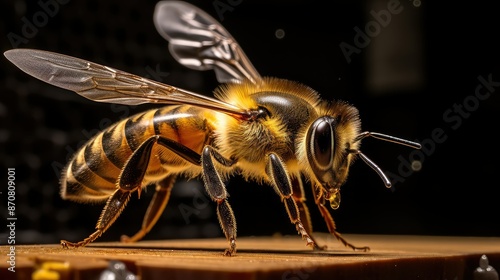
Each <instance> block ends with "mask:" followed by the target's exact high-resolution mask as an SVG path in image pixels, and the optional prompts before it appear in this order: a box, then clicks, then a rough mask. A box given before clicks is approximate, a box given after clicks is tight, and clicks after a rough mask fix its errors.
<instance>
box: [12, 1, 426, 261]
mask: <svg viewBox="0 0 500 280" xmlns="http://www.w3.org/2000/svg"><path fill="white" fill-rule="evenodd" d="M154 23H155V26H156V28H157V30H158V32H159V33H160V34H161V35H162V36H163V37H164V38H165V39H166V40H168V41H169V50H170V52H171V54H172V56H173V57H174V58H175V59H176V60H177V61H178V62H179V63H181V64H182V65H185V66H187V67H189V68H192V69H194V70H208V69H212V70H214V71H215V73H216V78H217V80H218V81H219V82H220V83H221V85H220V86H219V87H218V88H217V89H215V91H214V96H215V97H207V96H204V95H201V94H197V93H194V92H190V91H187V90H184V89H181V88H177V87H174V86H171V85H166V84H163V83H159V82H157V81H152V80H148V79H146V78H142V77H139V76H136V75H133V74H129V73H126V72H123V71H120V70H116V69H113V68H110V67H107V66H103V65H99V64H96V63H92V62H89V61H85V60H82V59H78V58H74V57H70V56H66V55H62V54H57V53H52V52H47V51H42V50H34V49H13V50H9V51H7V52H5V56H6V57H7V58H8V59H9V60H10V61H11V62H12V63H14V64H15V65H16V66H17V67H19V68H20V69H21V70H23V71H24V72H26V73H28V74H29V75H32V76H34V77H36V78H38V79H40V80H42V81H45V82H47V83H49V84H52V85H55V86H58V87H61V88H64V89H67V90H71V91H75V92H76V93H78V94H80V95H81V96H83V97H85V98H88V99H90V100H93V101H97V102H109V103H117V104H125V105H138V104H144V103H157V104H164V105H165V104H166V105H168V106H164V107H160V108H158V109H152V110H149V111H146V112H143V113H139V114H137V115H135V116H132V117H130V118H127V119H124V120H121V121H119V122H118V123H115V124H113V125H111V126H110V127H109V128H107V129H105V130H104V131H102V132H101V133H99V134H98V135H96V136H95V137H94V138H92V139H90V140H89V141H88V142H87V143H86V144H85V145H83V146H82V147H81V148H80V149H79V150H78V152H76V154H75V155H74V157H73V159H72V160H71V161H70V162H69V163H68V164H67V166H66V168H65V169H64V171H63V176H62V180H61V196H62V197H63V198H64V199H69V200H73V201H76V202H82V203H85V202H103V203H104V202H105V206H104V208H103V210H102V213H101V215H100V217H99V220H98V222H97V225H96V230H95V232H93V233H92V234H90V235H89V236H88V237H87V238H85V239H83V240H82V241H80V242H76V243H73V242H69V241H65V240H62V241H61V245H62V246H63V247H66V248H68V247H81V246H85V245H87V244H89V243H90V242H93V241H94V240H96V239H97V238H98V237H99V236H101V235H102V234H103V233H104V232H105V231H106V230H107V229H108V228H109V227H110V226H111V225H112V224H113V222H114V221H115V220H116V219H117V218H118V216H119V215H120V213H121V212H122V210H123V209H124V208H125V206H126V205H127V202H128V201H129V199H130V197H131V195H132V194H133V193H134V192H137V193H138V195H140V193H141V191H142V190H143V189H144V188H146V187H147V186H149V185H153V184H154V185H155V186H156V192H155V194H154V196H153V198H152V201H151V202H150V204H149V208H148V209H147V212H146V214H145V216H144V220H143V223H142V227H141V229H140V230H139V231H138V232H137V233H136V234H135V235H133V236H132V237H127V236H124V237H122V241H125V242H134V241H138V240H140V239H142V238H143V237H144V236H145V235H146V234H147V233H148V232H149V231H150V230H151V228H152V227H153V226H154V225H155V223H156V222H157V221H158V218H159V217H160V215H161V214H162V212H163V210H164V209H165V206H166V205H167V202H168V200H169V196H170V192H171V190H172V187H173V185H174V182H175V180H176V177H177V176H185V177H187V178H195V177H198V176H201V178H202V180H203V182H204V186H205V189H206V192H207V193H208V195H209V196H210V198H211V199H212V200H213V201H214V202H215V203H216V205H217V208H216V211H217V217H218V219H219V222H220V225H221V228H222V231H223V233H224V234H225V237H226V239H227V241H228V242H229V246H228V248H227V249H226V250H225V252H224V254H225V255H227V256H230V255H234V254H235V253H236V220H235V216H234V214H233V210H232V209H231V206H230V204H229V200H228V193H227V191H226V186H225V182H226V181H227V180H228V179H229V178H230V177H231V176H232V175H235V174H240V175H241V176H243V178H245V179H246V180H253V181H256V182H258V183H262V184H268V185H270V186H272V187H273V188H274V190H275V192H276V193H277V195H278V196H279V198H280V199H281V201H282V202H283V204H284V207H285V209H286V211H287V213H288V216H289V218H290V221H291V223H292V224H293V225H295V227H296V229H297V232H298V234H299V235H301V236H302V238H303V239H304V240H305V241H306V244H307V245H308V246H311V247H312V248H315V249H324V248H325V247H323V246H319V245H318V242H316V240H315V239H314V237H313V236H312V235H311V233H312V225H311V220H310V217H309V210H308V208H307V206H306V203H305V190H304V185H305V184H306V183H307V184H309V185H310V186H311V189H312V192H313V195H314V202H315V204H316V205H317V207H318V208H319V211H320V213H321V215H322V216H323V218H324V220H325V222H326V225H327V227H328V230H329V232H330V233H331V234H332V235H333V236H335V237H336V238H337V239H338V240H339V241H341V242H342V243H343V244H344V245H345V246H347V247H350V248H352V249H353V250H368V249H369V248H368V247H356V246H354V245H353V244H351V243H349V242H347V241H346V240H345V239H344V238H343V237H342V236H341V235H340V234H339V233H338V232H337V229H336V225H335V223H334V220H333V218H332V216H331V214H330V212H329V210H328V208H327V205H328V204H329V205H330V207H331V208H333V209H337V208H338V207H339V204H340V187H341V186H342V185H343V184H344V182H345V181H346V179H347V175H348V172H349V167H350V165H351V164H352V163H353V161H354V160H355V159H356V158H357V157H360V158H361V159H362V160H363V161H364V162H365V163H367V164H368V165H369V166H370V167H371V168H373V169H374V170H375V171H376V172H377V173H378V175H379V176H380V177H381V178H382V180H383V181H384V184H385V185H386V186H387V187H390V186H391V182H390V180H389V179H388V177H387V176H386V175H385V174H384V173H383V172H382V170H381V169H380V168H379V167H378V166H377V165H376V164H375V163H374V162H372V161H371V160H370V159H369V158H368V157H367V156H365V155H364V154H363V153H362V152H361V151H360V143H361V140H362V139H364V138H366V137H374V138H377V139H381V140H384V141H390V142H394V143H397V144H402V145H406V146H409V147H412V148H416V149H419V148H420V144H418V143H415V142H412V141H408V140H404V139H400V138H396V137H393V136H388V135H385V134H380V133H375V132H367V131H365V132H362V131H361V122H360V118H359V113H358V110H357V109H356V108H355V107H354V106H352V105H350V104H348V103H346V102H343V101H338V100H337V101H330V102H327V101H323V100H321V99H320V97H319V95H318V93H317V92H316V91H314V90H313V89H312V88H310V87H308V86H306V85H303V84H301V83H298V82H295V81H290V80H285V79H279V78H272V77H261V76H260V74H259V73H258V72H257V71H256V69H255V68H254V66H253V65H252V63H251V62H250V60H249V59H248V58H247V56H246V55H245V53H243V51H242V49H241V48H240V46H239V45H238V44H237V42H236V41H235V40H234V38H233V37H232V36H231V35H230V34H229V33H228V31H227V30H226V29H224V27H222V25H221V24H220V23H219V22H218V21H217V20H215V19H214V18H212V17H211V16H210V15H208V14H207V13H206V12H204V11H202V10H200V9H199V8H197V7H195V6H192V5H191V4H188V3H184V2H180V1H161V2H159V3H158V4H157V5H156V8H155V12H154Z"/></svg>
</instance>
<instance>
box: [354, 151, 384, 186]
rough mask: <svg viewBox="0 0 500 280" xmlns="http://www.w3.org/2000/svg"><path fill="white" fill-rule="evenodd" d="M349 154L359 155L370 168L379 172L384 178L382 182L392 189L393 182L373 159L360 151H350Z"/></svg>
mask: <svg viewBox="0 0 500 280" xmlns="http://www.w3.org/2000/svg"><path fill="white" fill-rule="evenodd" d="M347 152H348V153H350V154H356V155H358V156H359V157H360V158H361V159H362V160H363V161H364V162H365V163H366V164H368V166H370V167H371V168H372V169H373V170H375V172H377V174H378V175H379V176H380V178H382V181H384V184H385V187H386V188H388V189H390V188H391V186H392V183H391V181H390V180H389V178H387V176H386V175H385V173H384V171H382V169H380V167H378V165H377V164H376V163H375V162H373V161H372V160H371V159H369V158H368V157H367V156H365V154H363V153H362V152H361V151H360V150H352V149H348V150H347Z"/></svg>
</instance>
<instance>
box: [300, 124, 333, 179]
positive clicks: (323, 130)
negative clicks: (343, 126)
mask: <svg viewBox="0 0 500 280" xmlns="http://www.w3.org/2000/svg"><path fill="white" fill-rule="evenodd" d="M334 123H335V120H334V119H333V118H331V117H321V118H319V119H317V120H315V121H314V122H313V124H312V125H311V127H310V128H309V131H308V133H307V143H308V145H309V149H308V153H307V154H308V157H309V161H310V162H311V161H312V162H311V163H312V164H313V165H314V166H315V168H317V169H319V170H326V169H329V168H331V166H332V162H333V153H334V150H335V146H334V145H335V132H334Z"/></svg>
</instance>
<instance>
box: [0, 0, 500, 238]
mask: <svg viewBox="0 0 500 280" xmlns="http://www.w3.org/2000/svg"><path fill="white" fill-rule="evenodd" d="M190 2H191V3H193V4H195V5H197V6H199V7H201V8H202V9H203V10H205V11H207V12H208V13H210V14H211V15H212V16H214V17H215V18H217V19H218V20H219V21H221V22H222V24H223V25H224V26H225V27H226V29H228V31H229V32H230V33H231V34H232V35H233V36H234V37H235V38H236V40H237V41H238V42H239V44H240V45H241V46H242V48H243V50H244V51H245V52H246V53H247V55H248V57H249V58H250V59H251V60H252V62H253V63H254V65H255V67H256V68H257V69H258V70H259V72H260V73H261V74H262V75H270V76H277V77H282V78H288V79H292V80H297V81H300V82H302V83H305V84H307V85H309V86H311V87H312V88H314V89H316V90H317V91H319V93H320V94H321V95H322V97H323V98H325V99H343V100H347V101H349V102H350V103H352V104H353V105H354V106H356V107H357V108H358V109H359V110H360V113H361V119H362V121H363V129H364V130H370V131H377V132H382V133H387V134H390V135H394V136H399V137H402V138H407V139H411V140H420V141H424V142H425V143H427V146H426V150H425V151H422V152H421V153H419V154H416V153H415V152H413V150H411V149H409V148H407V147H402V146H398V145H394V144H391V143H387V142H383V141H379V140H376V139H365V140H364V142H363V147H362V151H363V152H364V153H365V154H366V155H368V156H369V157H370V158H371V159H372V160H373V161H375V162H376V163H377V164H379V166H380V167H381V168H382V169H383V170H385V171H386V172H387V173H388V174H389V175H390V176H391V179H393V180H396V181H395V185H394V187H393V189H386V188H385V187H384V185H383V183H382V181H381V180H380V178H379V177H378V176H377V174H376V173H375V172H373V171H372V170H371V169H370V168H369V167H368V166H367V165H366V164H364V163H363V162H362V161H361V160H359V161H357V162H356V163H355V164H354V165H353V166H352V168H351V173H350V177H349V179H348V181H347V183H346V184H345V185H344V186H343V188H342V203H341V207H340V208H339V209H338V210H336V211H333V215H334V218H335V220H336V222H337V225H338V229H339V231H340V232H342V233H360V234H365V233H366V234H416V235H452V236H463V235H466V236H500V222H499V217H500V215H499V214H500V203H499V196H498V189H499V187H500V186H499V183H498V176H497V174H498V170H499V169H500V163H499V161H498V158H499V156H500V154H499V151H498V147H497V145H496V144H497V142H498V139H497V137H496V130H497V128H498V123H497V121H498V115H497V112H498V110H499V109H500V102H499V101H500V98H499V96H498V94H499V92H498V91H500V87H496V88H495V87H493V88H492V89H493V90H495V89H496V90H497V91H493V92H491V94H489V96H487V98H484V100H478V99H477V98H476V97H474V93H475V89H476V87H477V86H478V85H479V84H480V82H479V80H478V76H482V77H484V78H485V79H488V76H489V75H491V78H490V79H491V80H493V81H500V55H499V53H500V51H499V50H500V44H499V43H498V37H499V36H500V32H499V27H500V25H499V21H498V14H497V10H496V9H495V8H494V7H489V6H488V5H489V4H485V3H481V2H477V1H476V2H471V1H468V2H467V3H464V4H459V3H455V2H449V1H447V2H443V1H422V2H421V1H403V0H401V1H400V2H397V1H379V0H377V1H356V2H354V1H340V2H341V3H329V5H331V7H330V6H329V7H326V6H324V4H322V3H321V2H320V1H298V0H296V1H279V0H278V1H276V0H275V1H246V0H241V1H235V0H233V1H227V0H216V1H190ZM337 2H338V1H337ZM435 2H440V3H435ZM483 2H487V1H483ZM40 3H52V5H53V4H54V3H57V7H58V8H57V10H54V6H51V9H52V11H54V12H53V13H52V12H51V14H47V12H44V9H43V8H42V6H40V4H38V3H36V1H4V4H3V5H2V9H1V12H0V13H1V19H2V24H1V25H0V30H1V31H2V36H3V37H2V38H3V39H2V40H1V41H0V42H1V44H2V45H1V48H2V51H5V50H8V49H12V48H14V47H22V48H36V49H44V50H50V51H54V52H59V53H64V54H68V55H71V56H75V57H79V58H83V59H87V60H90V61H94V62H98V63H101V64H104V65H107V66H111V67H114V68H118V69H121V70H125V71H128V72H131V73H134V74H138V75H140V76H144V77H149V78H152V79H157V80H160V81H161V82H164V83H167V84H172V85H175V86H178V87H181V88H185V89H188V90H192V91H196V92H199V93H203V94H208V95H210V94H211V91H212V90H213V89H214V88H215V87H216V86H217V81H216V79H215V75H214V74H213V72H211V71H208V72H197V71H193V70H190V69H187V68H185V67H183V66H181V65H179V64H178V63H177V62H176V61H175V60H173V59H172V57H171V56H170V54H169V53H168V50H167V45H168V43H167V42H166V41H165V40H164V39H163V38H161V36H160V35H159V34H158V33H157V32H156V29H155V27H154V25H153V21H152V14H153V10H154V5H155V3H156V1H149V0H143V1H115V0H113V1H78V0H67V1H62V0H60V2H56V0H45V1H44V0H42V1H41V2H40ZM388 3H389V5H392V4H394V3H395V4H394V5H396V4H398V3H399V6H398V5H396V6H397V7H399V8H398V9H399V13H397V14H392V16H391V19H390V21H389V20H388V19H387V18H386V22H385V23H384V24H383V25H385V27H381V25H380V24H379V25H378V27H379V29H372V30H371V32H372V33H371V34H372V35H373V36H372V37H370V38H368V39H369V41H367V40H365V41H359V42H358V47H359V48H358V51H359V53H354V54H352V55H351V56H349V58H350V60H351V61H350V63H349V62H348V61H347V59H346V56H345V55H344V54H343V52H342V50H341V48H340V45H341V44H343V45H344V46H345V44H349V45H351V46H353V47H356V43H355V39H356V37H355V36H356V29H355V28H359V29H360V30H365V27H367V26H368V27H370V26H371V27H373V28H375V27H376V25H373V23H374V20H375V16H374V15H373V14H372V13H370V11H374V12H377V13H378V14H381V13H380V11H381V10H387V9H388V8H387V5H388ZM488 3H489V2H488ZM224 5H229V6H226V8H228V9H226V10H223V9H224V8H223V6H224ZM217 7H218V10H217ZM391 7H392V6H391ZM42 13H44V14H45V16H43V15H42ZM27 22H30V23H31V24H36V25H35V29H31V30H29V31H26V29H25V28H26V27H23V26H26V24H27ZM277 29H282V30H283V31H284V37H282V38H278V37H276V36H275V32H276V30H277ZM23 30H24V33H23ZM13 38H16V39H14V40H13ZM358 39H359V38H358ZM365 39H366V38H365ZM361 44H365V45H361ZM0 60H1V63H0V79H1V80H0V86H1V93H0V94H1V97H0V119H1V120H0V166H1V169H0V172H2V174H3V175H1V176H0V178H1V181H0V182H1V184H0V186H1V188H0V191H2V194H0V200H1V203H0V205H1V207H0V215H1V216H2V217H5V218H6V217H7V215H8V212H7V209H6V205H7V196H6V193H7V168H9V167H14V168H16V181H15V182H16V200H15V203H16V213H15V214H16V217H17V218H18V220H17V222H16V240H17V242H18V243H54V242H58V241H59V239H68V240H72V241H78V240H81V239H83V238H84V237H86V236H87V235H88V234H90V233H91V232H92V231H93V229H94V226H95V223H96V221H97V219H98V217H99V214H100V211H101V209H102V206H101V205H83V204H77V203H73V202H70V201H63V200H62V199H61V198H60V197H59V186H58V179H59V178H58V176H59V172H60V170H61V168H62V166H64V165H65V163H66V162H67V160H68V159H69V158H70V157H71V155H72V154H73V152H74V151H76V150H77V148H78V147H79V146H80V145H82V144H83V143H84V141H86V140H88V139H89V138H90V137H91V136H92V135H94V134H95V133H96V132H97V131H98V130H101V129H103V128H104V127H106V126H107V125H109V124H110V123H112V122H115V121H117V120H119V119H121V118H123V117H128V116H131V115H132V114H133V113H135V112H140V111H143V110H145V109H146V108H150V107H151V106H148V105H145V106H138V107H133V108H132V107H124V106H111V105H110V104H98V103H96V102H91V101H88V100H86V99H84V98H82V97H80V96H78V95H77V94H75V93H72V92H68V91H65V90H61V89H59V88H56V87H53V86H50V85H48V84H45V83H43V82H40V81H38V80H36V79H34V78H32V77H30V76H28V75H26V74H24V73H23V72H21V71H20V70H18V69H17V68H16V67H15V66H14V65H12V64H11V63H10V62H8V61H7V60H6V59H5V58H3V57H2V58H0ZM483 90H484V89H483ZM486 92H487V91H483V93H485V94H486ZM464 102H465V103H464ZM458 105H460V106H464V105H465V107H464V108H465V109H463V110H464V112H463V113H462V114H461V115H460V114H459V113H457V112H454V111H453V110H456V108H457V107H456V106H458ZM449 110H452V111H449ZM446 114H448V115H446ZM433 131H441V132H442V133H443V135H445V136H443V138H446V139H434V140H433V138H432V137H433V136H432V135H433ZM412 152H413V153H412ZM424 152H425V153H424ZM422 155H423V156H422ZM413 160H418V161H420V163H421V164H422V168H421V170H420V171H414V170H410V169H408V167H407V163H408V162H411V161H413ZM149 190H150V191H149V192H147V193H143V195H142V197H141V199H140V200H137V198H136V197H135V196H134V198H133V199H132V200H131V202H130V203H129V205H128V207H127V208H126V210H125V211H124V213H123V214H122V216H121V217H120V218H119V219H118V220H117V221H116V223H115V224H114V225H113V226H112V227H111V229H110V230H109V231H108V232H107V233H106V234H104V235H103V236H102V238H101V239H99V240H101V241H104V240H109V241H115V240H118V239H119V236H120V235H121V234H133V233H135V232H136V231H137V230H138V229H139V227H140V225H141V222H142V216H143V214H144V212H145V209H146V207H147V205H148V202H149V198H150V197H151V195H152V193H153V191H152V188H150V189H149ZM307 190H309V188H307ZM203 192H204V191H203V188H202V186H201V184H200V183H199V182H196V181H191V182H187V183H186V182H183V181H180V182H179V183H178V185H177V187H176V188H174V191H173V194H172V197H171V201H170V203H169V205H168V206H167V210H166V211H165V213H164V215H163V216H162V217H161V219H160V221H159V222H158V224H157V225H156V226H155V228H154V229H153V231H152V232H151V233H150V234H149V235H147V236H146V239H160V238H196V237H214V236H222V233H221V231H220V229H219V225H218V222H217V219H216V216H215V208H214V205H213V203H209V202H208V199H207V198H206V196H205V195H204V193H203ZM228 192H229V193H230V195H231V197H230V199H229V201H230V203H231V204H232V206H233V209H234V211H235V215H236V218H237V221H238V234H239V236H248V235H270V234H274V233H281V234H295V229H294V227H293V226H292V225H291V224H290V223H289V219H288V217H287V215H286V213H285V210H284V207H283V205H282V204H281V202H280V200H279V199H278V197H277V196H276V194H275V193H274V191H273V190H272V189H271V188H270V187H268V186H261V185H257V184H255V183H245V182H244V181H243V180H242V179H241V178H239V177H235V178H234V179H232V180H231V181H230V182H228ZM309 195H310V194H309ZM308 198H309V203H310V209H311V212H312V215H313V221H314V222H315V225H316V227H315V230H316V231H327V229H326V226H324V223H323V222H322V220H321V217H320V216H319V213H318V211H317V208H316V207H315V206H314V205H313V201H312V198H311V197H308ZM4 237H5V236H4V235H0V241H1V243H2V244H5V243H4V241H5V239H4ZM360 245H369V244H360Z"/></svg>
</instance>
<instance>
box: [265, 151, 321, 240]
mask: <svg viewBox="0 0 500 280" xmlns="http://www.w3.org/2000/svg"><path fill="white" fill-rule="evenodd" d="M266 173H267V175H268V176H269V179H270V180H271V183H272V184H273V186H274V189H275V191H276V193H277V194H278V195H279V196H280V197H281V200H282V201H283V203H284V204H285V207H286V210H287V213H288V216H289V217H290V221H291V222H292V223H293V224H295V227H296V228H297V232H298V233H299V234H300V235H301V236H302V239H305V240H306V242H307V245H308V246H311V247H313V248H317V249H320V248H319V247H318V245H316V242H314V239H313V238H312V237H311V236H310V235H309V233H308V231H307V230H306V228H305V227H304V225H303V224H302V221H301V219H300V212H299V208H298V206H297V203H296V202H295V199H294V198H293V189H292V183H291V180H290V176H289V175H288V173H287V171H286V169H285V166H284V163H283V161H282V160H281V159H280V158H279V156H278V155H276V154H274V153H271V154H269V155H268V156H267V163H266Z"/></svg>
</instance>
